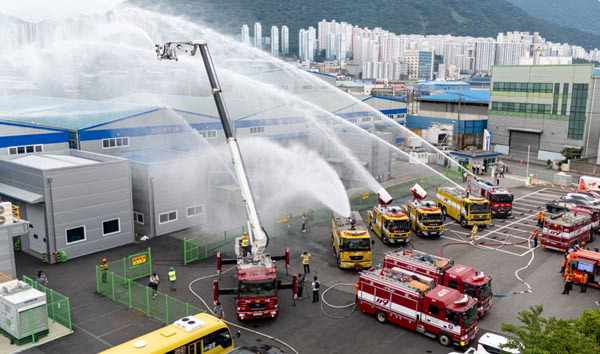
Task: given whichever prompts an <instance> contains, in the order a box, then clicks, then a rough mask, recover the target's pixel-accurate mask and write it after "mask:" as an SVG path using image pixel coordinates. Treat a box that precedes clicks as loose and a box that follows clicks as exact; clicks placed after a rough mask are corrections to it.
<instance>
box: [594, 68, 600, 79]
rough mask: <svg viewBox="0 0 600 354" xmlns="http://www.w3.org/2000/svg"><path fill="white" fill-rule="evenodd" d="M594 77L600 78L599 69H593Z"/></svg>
mask: <svg viewBox="0 0 600 354" xmlns="http://www.w3.org/2000/svg"><path fill="white" fill-rule="evenodd" d="M594 76H598V77H600V68H594Z"/></svg>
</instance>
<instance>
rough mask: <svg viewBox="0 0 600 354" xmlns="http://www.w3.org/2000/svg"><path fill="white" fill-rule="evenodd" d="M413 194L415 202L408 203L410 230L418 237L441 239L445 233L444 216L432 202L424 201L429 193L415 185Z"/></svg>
mask: <svg viewBox="0 0 600 354" xmlns="http://www.w3.org/2000/svg"><path fill="white" fill-rule="evenodd" d="M411 192H412V193H413V195H414V197H415V198H414V200H413V201H408V203H406V212H407V213H408V218H409V219H410V228H411V230H413V231H414V232H415V233H416V234H417V236H425V237H440V236H441V235H442V234H443V233H444V215H443V214H442V210H441V209H440V208H438V207H437V206H435V203H434V202H432V201H426V200H424V199H425V198H427V192H426V191H425V190H424V189H423V188H421V186H419V185H418V184H415V185H414V186H413V187H412V189H411Z"/></svg>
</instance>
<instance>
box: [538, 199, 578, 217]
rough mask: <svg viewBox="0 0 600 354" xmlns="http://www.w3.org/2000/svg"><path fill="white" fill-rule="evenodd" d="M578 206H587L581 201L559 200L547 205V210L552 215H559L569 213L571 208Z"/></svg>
mask: <svg viewBox="0 0 600 354" xmlns="http://www.w3.org/2000/svg"><path fill="white" fill-rule="evenodd" d="M576 205H583V206H587V205H586V202H584V201H582V200H580V199H572V198H569V199H566V198H565V199H562V198H561V199H557V200H553V201H551V202H549V203H548V204H546V210H548V211H549V212H551V213H558V212H561V211H567V210H570V209H571V208H573V207H574V206H576Z"/></svg>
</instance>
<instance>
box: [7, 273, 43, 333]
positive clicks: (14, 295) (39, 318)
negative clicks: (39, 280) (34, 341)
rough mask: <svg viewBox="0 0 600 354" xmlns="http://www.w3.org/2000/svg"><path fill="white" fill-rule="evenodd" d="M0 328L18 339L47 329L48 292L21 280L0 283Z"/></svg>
mask: <svg viewBox="0 0 600 354" xmlns="http://www.w3.org/2000/svg"><path fill="white" fill-rule="evenodd" d="M0 328H2V329H3V330H4V331H5V332H7V333H8V334H9V335H11V336H12V337H14V338H15V339H17V340H19V339H22V338H25V337H28V336H31V335H32V334H37V333H40V332H43V331H47V330H48V307H47V304H46V294H45V293H43V292H41V291H39V290H36V289H34V288H32V287H31V286H30V285H28V284H26V283H25V282H22V281H20V280H11V281H8V282H5V283H2V284H0Z"/></svg>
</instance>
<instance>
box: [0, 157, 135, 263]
mask: <svg viewBox="0 0 600 354" xmlns="http://www.w3.org/2000/svg"><path fill="white" fill-rule="evenodd" d="M0 198H1V199H2V200H4V201H9V202H12V203H13V204H15V205H17V206H18V207H19V209H20V211H21V218H23V219H25V220H27V221H29V233H28V235H27V236H26V237H22V239H21V243H22V249H23V251H25V252H28V253H30V254H32V255H34V256H36V257H40V258H43V257H45V258H46V259H49V261H50V262H55V261H56V257H53V256H52V255H56V253H57V252H58V253H60V252H62V253H63V254H65V255H66V256H67V257H68V258H75V257H79V256H83V255H86V254H90V253H94V252H98V251H102V250H105V249H110V248H114V247H118V246H121V245H125V244H128V243H131V242H133V206H132V199H131V174H130V168H129V161H128V160H126V159H122V158H117V157H111V156H107V155H100V154H94V153H89V152H84V151H77V150H66V151H64V152H53V153H35V154H29V155H24V156H19V155H17V156H7V157H4V158H2V159H0Z"/></svg>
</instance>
